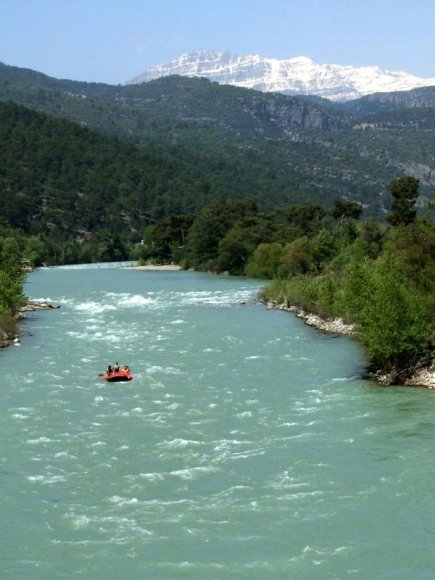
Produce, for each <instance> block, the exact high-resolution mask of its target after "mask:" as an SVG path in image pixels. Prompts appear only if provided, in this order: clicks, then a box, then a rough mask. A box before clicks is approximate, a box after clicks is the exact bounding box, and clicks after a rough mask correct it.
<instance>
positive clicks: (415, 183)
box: [386, 176, 420, 226]
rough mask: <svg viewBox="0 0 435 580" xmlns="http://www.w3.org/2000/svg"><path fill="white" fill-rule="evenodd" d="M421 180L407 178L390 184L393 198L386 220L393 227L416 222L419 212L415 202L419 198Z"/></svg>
mask: <svg viewBox="0 0 435 580" xmlns="http://www.w3.org/2000/svg"><path fill="white" fill-rule="evenodd" d="M419 187H420V180H419V179H417V178H416V177H411V176H405V177H399V178H398V179H394V180H393V181H392V182H391V184H390V192H391V195H392V196H393V201H392V203H391V211H390V213H389V214H388V215H387V217H386V220H387V221H388V222H389V223H390V224H391V225H393V226H399V225H407V224H410V223H412V222H413V221H414V220H415V217H416V215H417V210H416V209H415V202H416V201H417V198H418V190H419Z"/></svg>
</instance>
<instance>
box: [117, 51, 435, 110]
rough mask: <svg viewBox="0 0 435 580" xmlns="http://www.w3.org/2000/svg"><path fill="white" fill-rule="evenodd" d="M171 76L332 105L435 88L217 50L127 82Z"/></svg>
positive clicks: (369, 71)
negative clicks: (380, 94) (311, 97)
mask: <svg viewBox="0 0 435 580" xmlns="http://www.w3.org/2000/svg"><path fill="white" fill-rule="evenodd" d="M170 75H180V76H188V77H205V78H208V79H209V80H211V81H215V82H217V83H219V84H227V85H235V86H238V87H244V88H248V89H256V90H259V91H263V92H279V93H285V94H291V95H316V96H319V97H323V98H326V99H329V100H331V101H348V100H351V99H356V98H359V97H362V96H363V95H369V94H373V93H378V92H392V91H407V90H411V89H414V88H419V87H427V86H435V78H430V79H423V78H419V77H416V76H413V75H410V74H407V73H405V72H401V71H389V70H385V69H381V68H379V67H377V66H364V67H355V66H342V65H338V64H318V63H316V62H314V61H313V60H311V59H310V58H307V57H304V56H300V57H297V58H290V59H286V60H278V59H274V58H265V57H262V56H259V55H248V56H239V55H237V54H233V53H231V52H216V51H202V52H192V53H186V54H182V55H181V56H180V57H178V58H177V59H175V60H173V61H171V62H169V63H168V64H163V65H159V66H155V67H152V68H149V69H147V70H145V71H144V72H143V73H141V74H140V75H138V76H136V77H134V78H133V79H131V80H130V81H128V82H127V84H138V83H144V82H148V81H151V80H153V79H157V78H160V77H164V76H170Z"/></svg>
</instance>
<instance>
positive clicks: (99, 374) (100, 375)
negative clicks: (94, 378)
mask: <svg viewBox="0 0 435 580" xmlns="http://www.w3.org/2000/svg"><path fill="white" fill-rule="evenodd" d="M105 374H106V373H98V376H99V377H104V375H105Z"/></svg>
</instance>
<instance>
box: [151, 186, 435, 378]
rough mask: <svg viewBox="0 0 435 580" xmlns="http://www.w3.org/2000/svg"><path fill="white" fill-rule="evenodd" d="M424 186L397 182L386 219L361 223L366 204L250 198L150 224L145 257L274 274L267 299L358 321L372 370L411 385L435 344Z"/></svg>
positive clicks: (432, 248)
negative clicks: (270, 208)
mask: <svg viewBox="0 0 435 580" xmlns="http://www.w3.org/2000/svg"><path fill="white" fill-rule="evenodd" d="M418 188H419V181H418V179H416V178H415V177H410V176H404V177H401V178H398V179H397V180H394V181H393V182H392V183H391V185H390V190H391V194H392V204H391V211H390V212H389V213H388V214H387V216H386V222H384V223H379V222H376V221H374V220H373V219H366V220H362V221H360V220H359V216H360V213H361V211H362V207H361V206H360V205H359V204H358V203H355V202H349V201H344V200H336V202H335V205H334V208H333V209H332V210H331V211H327V210H325V209H324V208H322V207H320V206H317V205H315V206H302V205H299V206H289V207H286V208H282V209H280V210H277V211H276V212H274V213H272V214H271V213H264V212H260V211H258V208H257V206H256V204H255V203H254V202H252V201H251V202H250V201H244V202H234V203H231V204H219V205H216V206H213V207H208V208H205V209H204V210H203V211H202V212H201V213H200V214H199V215H198V216H197V217H195V218H194V217H193V216H187V215H184V216H169V217H165V218H163V219H161V220H160V221H159V222H158V223H157V224H155V225H153V226H150V227H149V228H148V229H147V230H146V232H145V238H144V244H143V245H142V246H141V255H142V260H144V261H146V260H154V261H155V260H157V261H159V260H162V261H176V262H178V263H181V264H182V265H183V266H184V267H185V268H194V269H197V270H207V271H214V272H229V273H231V274H238V275H248V276H251V277H256V278H264V279H269V280H272V282H271V283H269V284H268V285H267V286H266V287H265V288H264V289H263V291H262V299H263V300H264V301H267V302H269V303H275V304H278V305H285V306H290V305H291V306H297V307H299V308H300V309H302V310H306V311H309V312H312V313H316V314H318V315H320V316H321V317H323V318H337V317H340V318H342V319H343V320H344V322H345V323H348V324H353V325H355V328H356V336H357V337H358V338H359V340H360V341H361V342H362V343H363V344H364V345H365V347H366V348H367V352H368V356H369V359H370V368H369V372H370V376H375V377H377V379H378V380H380V381H382V382H383V383H384V384H393V383H395V384H400V383H406V382H407V380H408V379H409V378H410V376H411V375H412V374H413V372H414V371H415V369H416V368H417V367H418V366H419V365H422V364H425V363H428V362H429V361H430V360H431V358H432V353H433V345H434V333H433V329H434V319H435V316H434V315H435V308H434V306H435V301H434V296H435V260H434V258H435V228H434V222H433V219H432V218H431V213H430V212H431V211H432V210H431V207H429V208H428V210H427V212H426V213H425V214H424V215H423V216H422V217H421V218H419V219H417V218H416V214H417V212H416V208H415V202H416V200H417V197H418Z"/></svg>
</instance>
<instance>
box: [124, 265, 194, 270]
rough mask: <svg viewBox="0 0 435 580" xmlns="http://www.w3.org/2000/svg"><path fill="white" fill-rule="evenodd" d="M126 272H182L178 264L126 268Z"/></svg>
mask: <svg viewBox="0 0 435 580" xmlns="http://www.w3.org/2000/svg"><path fill="white" fill-rule="evenodd" d="M124 269H125V270H167V271H173V272H176V271H178V270H182V269H183V268H182V267H181V266H178V265H177V264H146V265H145V266H126V267H125V268H124Z"/></svg>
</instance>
